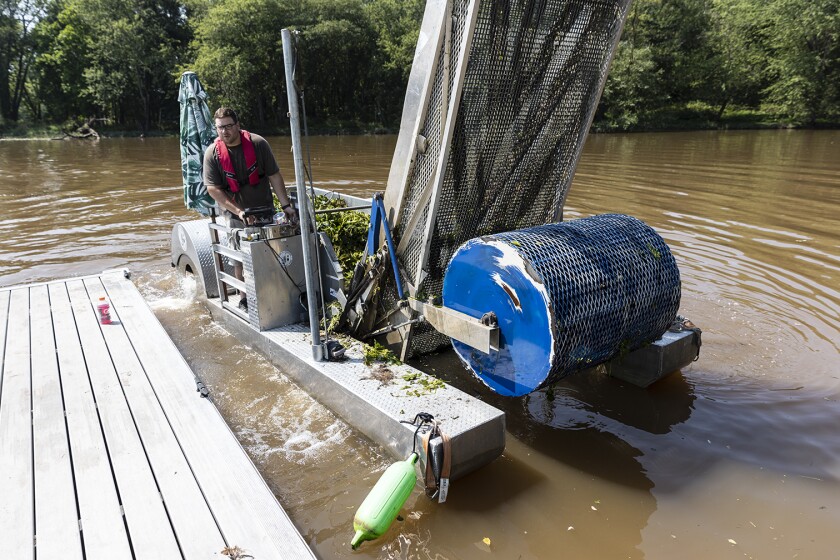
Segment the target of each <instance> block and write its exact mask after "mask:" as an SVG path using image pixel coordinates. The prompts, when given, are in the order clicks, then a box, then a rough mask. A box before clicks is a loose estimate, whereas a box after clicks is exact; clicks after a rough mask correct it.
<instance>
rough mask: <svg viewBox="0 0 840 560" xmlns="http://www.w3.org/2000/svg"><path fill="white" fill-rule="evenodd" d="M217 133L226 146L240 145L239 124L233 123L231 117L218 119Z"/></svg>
mask: <svg viewBox="0 0 840 560" xmlns="http://www.w3.org/2000/svg"><path fill="white" fill-rule="evenodd" d="M216 132H218V133H219V138H221V139H222V142H224V143H225V145H226V146H238V145H239V142H240V139H239V124H238V123H235V122H233V119H232V118H231V117H222V118H221V119H216Z"/></svg>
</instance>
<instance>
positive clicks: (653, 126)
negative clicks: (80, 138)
mask: <svg viewBox="0 0 840 560" xmlns="http://www.w3.org/2000/svg"><path fill="white" fill-rule="evenodd" d="M176 124H177V123H173V128H171V129H170V128H167V129H163V130H150V131H146V132H143V131H140V130H124V129H116V128H110V127H107V126H106V127H102V128H97V129H96V132H97V133H98V134H99V135H100V136H101V137H102V138H154V137H172V136H177V135H178V129H177V128H174V125H176ZM245 126H246V128H248V130H251V131H252V132H256V133H257V134H260V135H262V136H288V135H289V129H288V128H287V127H260V126H253V127H250V126H248V125H247V124H246V125H245ZM308 128H309V134H310V135H311V136H364V135H379V134H397V133H398V132H399V128H398V126H388V125H385V124H382V123H365V122H360V121H338V120H328V121H324V122H317V121H316V122H314V123H310V124H309V126H308ZM838 128H840V121H838V122H832V121H828V120H818V121H817V122H816V123H814V124H812V125H806V124H802V123H795V122H790V121H788V120H785V119H782V118H779V117H778V116H777V115H773V114H770V113H767V112H761V111H757V110H754V109H744V108H734V109H730V110H727V111H725V112H724V113H723V115H722V116H720V117H718V115H717V112H716V111H714V110H712V109H710V108H708V107H705V106H694V105H688V106H686V107H674V108H670V109H665V110H659V111H655V112H649V113H638V114H634V115H632V116H631V117H629V118H627V119H624V120H621V121H610V120H609V119H607V118H605V117H603V116H600V115H598V116H596V119H595V121H594V122H593V123H592V128H591V132H593V133H610V132H674V131H679V132H690V131H700V130H772V129H804V130H808V129H838ZM65 130H67V127H66V126H64V127H62V126H59V125H44V124H35V125H27V124H26V123H20V124H16V125H13V126H7V125H3V124H0V140H13V139H51V140H70V139H73V137H72V136H70V135H68V134H67V133H66V132H65Z"/></svg>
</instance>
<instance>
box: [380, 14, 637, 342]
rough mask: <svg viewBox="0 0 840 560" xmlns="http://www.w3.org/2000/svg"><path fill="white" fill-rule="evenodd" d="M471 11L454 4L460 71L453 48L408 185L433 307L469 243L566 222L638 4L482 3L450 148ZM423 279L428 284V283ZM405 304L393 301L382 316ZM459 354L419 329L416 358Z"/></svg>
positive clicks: (421, 288) (410, 252) (404, 220)
mask: <svg viewBox="0 0 840 560" xmlns="http://www.w3.org/2000/svg"><path fill="white" fill-rule="evenodd" d="M468 4H469V2H468V1H467V0H453V5H452V19H451V20H450V21H449V22H448V25H450V26H451V27H450V29H449V31H450V33H451V57H450V58H449V60H451V62H450V63H449V64H448V65H446V64H444V60H445V56H444V48H445V47H444V46H442V47H441V49H440V52H439V53H438V57H439V58H438V64H437V69H436V72H435V74H434V76H433V78H432V80H433V81H432V84H433V85H432V88H431V91H432V93H431V96H430V98H429V102H428V106H427V109H426V110H427V112H426V116H425V119H424V121H423V124H422V127H421V132H420V133H421V135H422V136H424V137H425V138H426V141H427V148H426V150H425V152H424V153H423V154H419V155H418V156H417V159H416V162H415V163H414V165H413V167H412V169H411V171H410V172H409V175H408V181H407V183H406V184H405V185H399V188H401V189H402V191H403V193H402V196H401V197H400V199H401V200H403V204H402V206H401V209H400V215H399V217H398V220H397V221H398V223H399V224H408V223H409V222H411V221H412V217H413V216H415V214H417V213H420V217H419V219H417V218H416V217H415V219H416V227H414V228H413V229H412V231H401V230H400V229H399V226H398V228H397V232H398V235H399V236H400V237H405V236H408V237H409V239H408V240H407V245H406V247H405V249H404V250H403V251H402V252H401V254H400V256H399V258H400V265H401V267H402V269H403V271H404V274H405V278H406V279H407V280H408V281H409V282H411V283H412V285H414V286H415V288H416V289H415V294H416V295H420V296H421V297H425V296H437V295H439V294H440V293H441V289H442V284H443V273H444V270H445V268H446V265H447V263H448V262H449V259H450V258H451V256H452V255H453V254H454V252H455V250H456V249H457V248H458V247H459V246H460V245H461V244H463V243H464V242H466V241H468V240H469V239H472V238H475V237H478V236H481V235H486V234H492V233H498V232H503V231H510V230H513V229H519V228H524V227H530V226H534V225H538V224H544V223H546V222H551V221H555V220H556V219H558V218H559V217H560V216H562V206H563V203H564V201H565V198H566V194H567V192H568V189H569V186H570V184H571V181H572V176H573V174H574V169H575V166H576V163H577V159H578V157H579V155H580V152H581V150H582V148H583V143H584V140H585V138H586V133H587V130H588V127H589V124H590V121H591V117H592V114H593V112H594V110H595V107H596V105H597V101H598V97H599V94H600V91H601V88H602V86H603V82H604V79H605V77H606V72H607V68H608V66H609V61H610V58H611V54H612V52H613V50H614V48H615V44H616V42H617V40H618V35H619V33H620V31H621V27H622V24H623V20H624V17H625V14H626V9H627V7H628V4H629V0H611V1H607V0H601V1H592V0H585V1H584V0H572V1H564V0H524V1H522V0H520V1H517V2H513V1H502V0H495V1H491V0H486V1H483V2H478V4H479V7H478V13H477V14H476V19H475V27H474V33H473V36H472V41H471V44H470V45H469V47H468V48H469V51H468V53H469V56H468V57H467V59H466V69H465V73H464V76H463V80H462V83H463V88H462V90H461V98H460V103H459V105H458V108H457V109H458V110H457V117H456V120H455V124H454V133H453V134H452V136H451V140H450V142H449V146H448V147H447V146H444V145H443V144H442V142H443V137H444V134H443V121H444V118H445V116H446V111H447V108H446V107H445V106H443V102H444V101H446V100H449V99H452V96H453V94H454V93H455V92H454V91H453V87H454V84H455V77H456V72H457V63H456V62H457V60H458V58H459V56H460V53H461V49H462V48H463V46H462V45H463V43H464V42H465V41H464V39H465V38H466V37H467V36H468V34H467V33H466V32H465V31H466V28H465V26H466V25H467V21H468V17H467V16H468V14H467V8H468ZM444 44H445V42H444ZM445 149H448V157H447V159H446V161H445V163H444V168H443V170H442V172H443V179H442V183H441V187H440V189H439V190H438V191H437V194H436V200H430V201H428V202H426V203H423V201H422V200H421V198H422V193H423V191H424V190H425V189H426V188H427V185H429V183H430V182H431V181H434V178H435V175H436V168H437V165H438V161H439V159H440V155H441V153H442V152H443V151H444V150H445ZM389 188H392V187H391V186H390V185H389ZM432 207H433V208H436V212H435V213H434V215H433V213H432V212H431V211H430V208H432ZM430 218H434V220H433V222H432V224H433V225H431V226H430ZM427 230H428V231H429V236H428V238H426V237H424V235H425V232H426V231H427ZM427 246H428V250H426V247H427ZM421 268H422V270H423V271H424V272H425V274H424V275H423V277H424V278H423V280H422V281H421V282H419V283H418V282H417V280H418V278H420V277H421V274H420V269H421ZM393 300H394V297H393V295H391V296H388V295H385V297H383V298H382V300H381V301H382V302H383V307H382V308H380V313H383V312H385V309H386V308H390V307H391V305H390V304H391V303H392V302H393ZM448 343H449V340H448V338H447V337H445V336H443V335H440V334H439V333H437V332H436V331H434V330H432V329H428V328H423V329H416V330H415V332H414V333H413V334H412V343H411V353H424V352H430V351H434V350H436V349H438V348H440V347H441V346H443V345H446V344H448Z"/></svg>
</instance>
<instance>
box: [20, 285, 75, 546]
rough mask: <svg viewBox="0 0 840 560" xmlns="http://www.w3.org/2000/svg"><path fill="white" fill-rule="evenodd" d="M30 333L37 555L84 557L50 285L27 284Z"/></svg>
mask: <svg viewBox="0 0 840 560" xmlns="http://www.w3.org/2000/svg"><path fill="white" fill-rule="evenodd" d="M29 320H30V321H31V333H32V339H31V340H32V351H31V356H32V358H31V360H32V445H33V458H34V469H35V534H36V543H35V551H36V553H37V556H38V558H67V559H69V560H81V559H82V539H81V534H80V533H79V516H78V512H77V510H76V489H75V484H74V482H73V470H72V466H71V464H70V442H69V441H68V439H67V424H66V423H65V421H64V397H63V396H62V394H61V381H60V380H59V377H58V362H57V360H56V350H55V337H54V336H53V325H52V314H51V313H50V299H49V294H48V293H47V287H46V286H36V287H34V288H32V289H30V290H29Z"/></svg>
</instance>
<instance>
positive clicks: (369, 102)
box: [0, 0, 840, 135]
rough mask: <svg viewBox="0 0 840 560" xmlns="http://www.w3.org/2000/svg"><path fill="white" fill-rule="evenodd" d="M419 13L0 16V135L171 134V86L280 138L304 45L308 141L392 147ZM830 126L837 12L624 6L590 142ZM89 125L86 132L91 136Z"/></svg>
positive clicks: (309, 3)
mask: <svg viewBox="0 0 840 560" xmlns="http://www.w3.org/2000/svg"><path fill="white" fill-rule="evenodd" d="M424 5H425V2H424V0H224V1H222V0H19V1H17V0H0V134H5V135H27V134H30V133H32V131H37V130H41V131H46V130H56V129H57V128H59V127H64V128H71V127H75V126H78V125H79V124H81V123H83V122H87V123H89V124H90V125H91V126H96V127H97V128H100V129H102V130H106V131H107V130H111V131H133V132H134V133H141V132H142V133H146V134H149V133H155V132H167V131H170V132H171V131H174V130H175V129H177V126H178V111H179V107H178V102H177V90H178V82H179V77H180V74H181V73H182V72H183V71H184V70H194V71H195V72H196V73H197V74H198V76H199V77H200V79H201V80H202V82H203V83H204V85H205V87H206V89H207V91H208V93H209V95H210V96H211V106H212V107H213V108H215V107H216V106H218V105H220V104H230V105H232V106H234V107H236V108H238V109H239V110H240V113H241V116H242V120H243V121H244V122H245V123H246V124H247V125H248V126H249V127H251V128H252V129H254V130H261V131H264V132H275V131H276V132H282V131H283V130H284V129H285V127H286V126H287V124H288V119H287V116H286V112H287V109H286V94H285V84H284V74H283V60H282V45H281V43H280V29H281V28H283V27H289V28H293V29H297V30H299V31H300V34H299V39H298V42H299V58H300V60H299V68H301V69H302V72H301V73H302V78H301V81H302V85H303V88H304V92H305V98H304V99H305V106H306V114H307V118H308V122H309V125H310V129H311V130H314V131H321V132H375V131H394V130H395V129H396V127H397V126H398V124H399V115H400V111H401V108H402V99H403V95H404V88H405V83H406V80H407V77H408V72H409V70H410V66H411V60H412V57H413V53H414V46H415V42H416V40H417V36H418V30H419V26H420V21H421V19H422V15H423V9H424ZM838 122H840V0H633V3H632V6H631V9H630V13H629V14H628V17H627V22H626V25H625V28H624V32H623V35H622V39H621V42H620V44H619V47H618V50H617V52H616V55H615V58H614V60H613V64H612V69H611V72H610V76H609V79H608V81H607V85H606V87H605V89H604V93H603V97H602V100H601V104H600V106H599V109H598V113H597V115H596V119H595V124H594V126H595V128H596V129H601V130H634V129H659V128H675V127H690V128H704V127H717V126H767V125H773V126H779V125H784V126H822V125H831V124H833V123H838ZM93 123H96V124H95V125H94V124H93Z"/></svg>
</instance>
